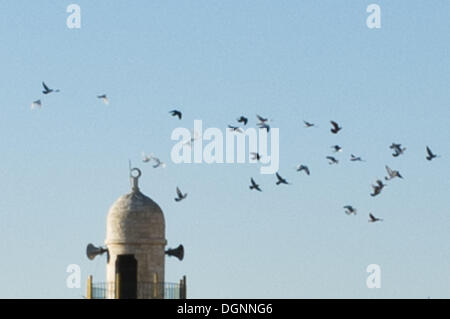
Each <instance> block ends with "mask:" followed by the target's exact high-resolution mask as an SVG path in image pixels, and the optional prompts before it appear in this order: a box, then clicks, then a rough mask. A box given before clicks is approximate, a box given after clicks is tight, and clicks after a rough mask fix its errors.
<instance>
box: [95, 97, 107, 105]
mask: <svg viewBox="0 0 450 319" xmlns="http://www.w3.org/2000/svg"><path fill="white" fill-rule="evenodd" d="M97 99H100V100H102V102H103V103H104V104H105V105H108V104H109V99H108V96H106V94H102V95H97Z"/></svg>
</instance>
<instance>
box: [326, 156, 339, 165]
mask: <svg viewBox="0 0 450 319" xmlns="http://www.w3.org/2000/svg"><path fill="white" fill-rule="evenodd" d="M327 160H328V161H329V163H328V164H330V165H333V164H338V163H339V161H338V160H337V159H336V158H334V157H333V156H327Z"/></svg>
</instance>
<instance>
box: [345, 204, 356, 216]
mask: <svg viewBox="0 0 450 319" xmlns="http://www.w3.org/2000/svg"><path fill="white" fill-rule="evenodd" d="M344 209H345V213H346V214H347V215H352V214H353V215H356V209H355V208H353V206H351V205H347V206H344Z"/></svg>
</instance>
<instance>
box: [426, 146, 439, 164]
mask: <svg viewBox="0 0 450 319" xmlns="http://www.w3.org/2000/svg"><path fill="white" fill-rule="evenodd" d="M427 154H428V155H427V160H429V161H431V160H433V158H436V157H438V155H436V154H433V152H432V151H431V149H430V148H429V147H428V146H427Z"/></svg>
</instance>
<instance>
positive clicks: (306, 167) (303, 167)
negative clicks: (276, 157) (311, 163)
mask: <svg viewBox="0 0 450 319" xmlns="http://www.w3.org/2000/svg"><path fill="white" fill-rule="evenodd" d="M301 171H305V173H306V175H309V174H310V171H309V168H308V166H306V165H301V164H300V165H298V166H297V172H301Z"/></svg>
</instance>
